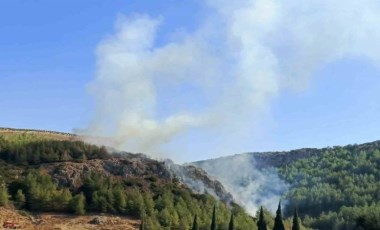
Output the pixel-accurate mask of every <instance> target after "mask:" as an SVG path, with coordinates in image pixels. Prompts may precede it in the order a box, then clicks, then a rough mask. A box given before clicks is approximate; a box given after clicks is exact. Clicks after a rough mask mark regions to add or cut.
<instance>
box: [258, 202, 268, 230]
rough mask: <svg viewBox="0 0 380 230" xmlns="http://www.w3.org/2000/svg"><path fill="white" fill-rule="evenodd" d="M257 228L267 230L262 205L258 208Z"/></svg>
mask: <svg viewBox="0 0 380 230" xmlns="http://www.w3.org/2000/svg"><path fill="white" fill-rule="evenodd" d="M257 229H258V230H267V224H266V223H265V220H264V211H263V206H261V208H260V214H259V220H258V221H257Z"/></svg>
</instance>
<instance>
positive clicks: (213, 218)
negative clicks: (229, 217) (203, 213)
mask: <svg viewBox="0 0 380 230" xmlns="http://www.w3.org/2000/svg"><path fill="white" fill-rule="evenodd" d="M210 230H216V207H215V205H214V210H213V212H212V221H211V228H210Z"/></svg>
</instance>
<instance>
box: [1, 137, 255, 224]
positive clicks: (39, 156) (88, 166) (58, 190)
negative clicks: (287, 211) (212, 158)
mask: <svg viewBox="0 0 380 230" xmlns="http://www.w3.org/2000/svg"><path fill="white" fill-rule="evenodd" d="M0 166H1V170H0V206H8V207H10V206H14V207H16V208H19V209H25V210H27V211H30V212H65V213H74V214H77V215H82V214H85V213H86V212H95V213H111V214H117V215H122V216H128V217H130V218H137V219H140V218H142V219H143V220H144V229H146V230H149V229H151V230H157V229H189V228H190V227H191V225H192V224H193V220H194V216H195V215H197V225H198V226H199V229H208V228H209V226H210V224H211V221H212V218H211V215H212V211H213V207H214V206H215V207H216V213H217V215H216V219H215V224H216V226H217V228H218V229H224V228H226V227H227V226H228V224H229V221H230V216H231V214H232V213H233V214H234V218H235V229H241V230H243V229H256V223H255V222H254V220H253V219H252V217H250V216H249V215H247V213H246V212H245V210H244V209H242V208H241V207H239V206H238V205H236V204H233V203H226V202H222V201H218V200H217V199H215V198H214V197H213V196H212V195H209V194H207V192H206V193H204V192H205V190H203V191H202V193H198V192H194V191H193V190H192V189H190V187H189V186H187V185H186V184H185V183H183V181H181V178H180V177H177V176H176V175H175V174H174V173H173V172H172V171H170V170H169V168H168V167H167V166H166V163H165V162H159V161H155V160H152V159H149V158H147V157H146V156H144V155H141V154H126V153H121V154H114V153H109V152H108V151H107V150H106V148H104V147H98V146H95V145H90V144H86V143H84V142H82V141H79V140H77V139H76V140H71V141H70V140H65V139H60V138H49V137H48V136H40V135H38V134H36V133H25V132H18V133H17V132H12V133H7V134H4V133H0ZM171 167H174V166H173V165H172V166H171ZM176 170H177V171H178V170H182V168H181V167H180V166H177V167H176ZM188 172H192V173H194V175H195V176H188V177H187V178H186V179H187V180H190V179H193V180H194V182H195V184H199V185H201V184H202V183H201V182H202V181H201V180H204V179H207V180H206V182H207V183H211V185H213V186H216V187H218V188H219V192H220V193H223V188H222V186H221V185H219V184H218V182H214V181H212V180H210V179H208V178H206V177H207V176H206V175H205V174H204V173H202V172H200V171H199V170H197V169H195V168H191V167H190V168H189V169H188V170H187V171H184V173H188ZM197 175H198V176H202V178H201V179H200V180H198V181H197V180H196V179H197V177H196V176H197ZM182 176H183V175H182ZM202 185H203V186H204V184H202ZM204 189H206V187H204ZM225 197H227V196H225Z"/></svg>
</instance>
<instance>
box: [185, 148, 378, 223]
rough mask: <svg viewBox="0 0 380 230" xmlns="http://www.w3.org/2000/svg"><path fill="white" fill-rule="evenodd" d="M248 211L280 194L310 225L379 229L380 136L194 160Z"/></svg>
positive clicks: (268, 203) (289, 210)
mask: <svg viewBox="0 0 380 230" xmlns="http://www.w3.org/2000/svg"><path fill="white" fill-rule="evenodd" d="M192 165H195V166H197V167H201V168H203V169H204V170H205V171H206V172H207V173H209V174H210V175H211V176H212V177H213V178H215V179H217V180H219V181H221V182H222V183H223V185H224V186H225V187H226V188H227V191H229V192H231V193H232V195H233V196H234V197H235V198H236V199H237V201H238V203H239V204H241V205H243V206H245V207H246V208H247V210H257V207H259V205H264V206H267V207H272V210H274V208H275V205H276V204H277V202H278V200H279V199H280V198H282V199H283V200H284V202H285V204H286V210H285V214H286V215H288V216H290V215H291V213H292V212H293V209H294V207H297V208H298V211H299V213H300V215H301V217H302V220H303V222H304V224H305V225H306V226H309V227H312V228H315V229H380V183H379V181H380V141H375V142H371V143H365V144H360V145H356V144H354V145H347V146H344V147H340V146H334V147H327V148H322V149H315V148H304V149H298V150H293V151H287V152H263V153H244V154H237V155H234V156H227V157H221V158H217V159H211V160H205V161H199V162H194V163H192Z"/></svg>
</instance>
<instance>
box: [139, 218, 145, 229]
mask: <svg viewBox="0 0 380 230" xmlns="http://www.w3.org/2000/svg"><path fill="white" fill-rule="evenodd" d="M143 229H144V219H143V218H141V224H140V227H139V230H143Z"/></svg>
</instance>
